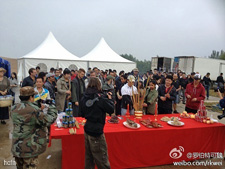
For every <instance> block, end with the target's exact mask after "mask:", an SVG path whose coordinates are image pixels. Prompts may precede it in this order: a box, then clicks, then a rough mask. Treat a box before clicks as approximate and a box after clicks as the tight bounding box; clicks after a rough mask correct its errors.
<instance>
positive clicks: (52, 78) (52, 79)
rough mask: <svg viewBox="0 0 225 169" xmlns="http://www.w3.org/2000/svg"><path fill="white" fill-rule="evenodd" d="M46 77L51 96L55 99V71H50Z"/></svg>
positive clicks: (46, 86)
mask: <svg viewBox="0 0 225 169" xmlns="http://www.w3.org/2000/svg"><path fill="white" fill-rule="evenodd" d="M46 78H47V80H46V82H45V88H46V89H47V90H48V91H49V94H50V98H51V99H52V100H55V85H54V84H53V82H55V75H54V74H53V73H48V74H47V75H46Z"/></svg>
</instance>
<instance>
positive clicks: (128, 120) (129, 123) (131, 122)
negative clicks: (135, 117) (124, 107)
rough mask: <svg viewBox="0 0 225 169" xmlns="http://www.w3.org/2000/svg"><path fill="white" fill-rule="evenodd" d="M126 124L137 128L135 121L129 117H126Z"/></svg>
mask: <svg viewBox="0 0 225 169" xmlns="http://www.w3.org/2000/svg"><path fill="white" fill-rule="evenodd" d="M127 124H128V125H129V126H130V127H133V128H137V127H138V126H137V123H135V122H134V121H132V120H130V119H127Z"/></svg>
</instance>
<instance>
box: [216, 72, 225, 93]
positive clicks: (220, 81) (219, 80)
mask: <svg viewBox="0 0 225 169" xmlns="http://www.w3.org/2000/svg"><path fill="white" fill-rule="evenodd" d="M216 82H217V86H218V88H219V89H220V92H221V93H223V92H224V79H223V73H220V76H218V77H217V79H216Z"/></svg>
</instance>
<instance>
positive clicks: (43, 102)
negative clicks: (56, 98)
mask: <svg viewBox="0 0 225 169" xmlns="http://www.w3.org/2000/svg"><path fill="white" fill-rule="evenodd" d="M37 103H38V107H41V104H48V105H52V104H55V103H54V102H53V100H50V99H47V100H42V99H39V100H38V101H37Z"/></svg>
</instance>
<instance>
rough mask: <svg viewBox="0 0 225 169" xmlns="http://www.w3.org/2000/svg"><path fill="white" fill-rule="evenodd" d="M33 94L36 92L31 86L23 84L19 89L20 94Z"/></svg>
mask: <svg viewBox="0 0 225 169" xmlns="http://www.w3.org/2000/svg"><path fill="white" fill-rule="evenodd" d="M34 94H36V92H35V91H34V88H33V87H31V86H25V87H22V88H21V89H20V96H32V95H34Z"/></svg>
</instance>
